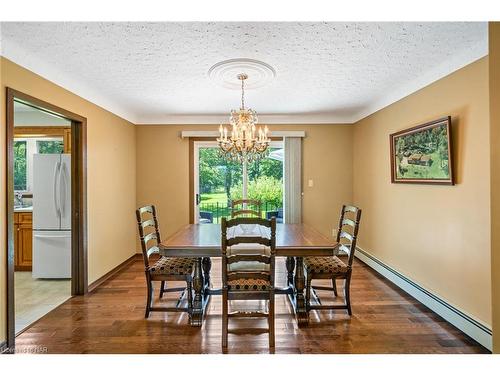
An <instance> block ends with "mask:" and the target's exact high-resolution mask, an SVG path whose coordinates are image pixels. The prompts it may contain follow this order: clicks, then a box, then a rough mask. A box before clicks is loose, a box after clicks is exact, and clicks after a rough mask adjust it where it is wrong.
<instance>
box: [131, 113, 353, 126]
mask: <svg viewBox="0 0 500 375" xmlns="http://www.w3.org/2000/svg"><path fill="white" fill-rule="evenodd" d="M258 116H259V124H275V125H277V124H287V125H290V124H293V125H295V124H297V125H301V124H304V125H305V124H307V125H310V124H318V125H321V124H323V125H332V124H351V123H353V118H352V117H351V116H339V115H335V114H333V113H325V114H289V115H265V114H259V115H258ZM139 117H140V120H141V121H140V122H139V123H137V124H136V125H139V126H140V125H185V124H186V125H213V124H216V125H219V124H227V123H228V122H229V114H220V115H165V116H154V117H146V118H145V117H142V116H139Z"/></svg>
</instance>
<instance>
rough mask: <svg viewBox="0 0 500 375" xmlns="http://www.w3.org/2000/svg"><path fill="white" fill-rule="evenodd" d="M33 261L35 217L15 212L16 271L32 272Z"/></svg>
mask: <svg viewBox="0 0 500 375" xmlns="http://www.w3.org/2000/svg"><path fill="white" fill-rule="evenodd" d="M32 259H33V215H32V213H31V212H14V269H15V270H16V271H31V265H32Z"/></svg>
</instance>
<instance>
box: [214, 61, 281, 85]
mask: <svg viewBox="0 0 500 375" xmlns="http://www.w3.org/2000/svg"><path fill="white" fill-rule="evenodd" d="M241 72H245V74H247V76H248V77H247V79H246V81H245V88H247V89H257V88H260V87H263V86H265V85H267V84H269V83H270V82H272V81H273V80H274V79H275V78H276V70H274V68H273V67H272V66H271V65H269V64H267V63H265V62H263V61H259V60H254V59H246V58H238V59H230V60H224V61H221V62H218V63H217V64H215V65H213V66H212V67H211V68H210V69H209V70H208V76H209V77H210V79H211V80H212V81H213V82H214V83H215V84H217V85H218V86H221V87H224V88H227V89H232V90H239V89H240V88H241V85H240V82H238V81H237V80H235V79H234V78H235V77H237V75H238V74H240V73H241Z"/></svg>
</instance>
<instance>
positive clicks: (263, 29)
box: [1, 22, 487, 123]
mask: <svg viewBox="0 0 500 375" xmlns="http://www.w3.org/2000/svg"><path fill="white" fill-rule="evenodd" d="M1 26H2V28H1V36H2V55H3V56H5V57H7V58H9V59H11V60H13V61H15V62H17V63H19V64H21V65H23V66H25V67H27V68H28V69H31V70H33V71H35V72H36V73H39V74H41V75H43V76H45V77H46V78H48V79H50V80H52V81H54V82H56V83H58V84H60V85H61V86H63V87H66V88H67V89H69V90H72V91H74V92H76V93H77V94H79V95H81V96H82V97H85V98H86V99H89V100H91V101H94V102H95V103H96V104H99V105H101V106H103V107H104V108H107V109H109V110H111V111H113V112H114V113H116V114H118V115H121V116H122V117H125V118H127V119H128V120H130V121H133V122H135V123H168V122H170V123H175V122H205V123H207V122H212V121H213V122H217V121H219V120H220V117H219V116H217V115H223V116H224V118H225V117H226V116H227V115H226V114H227V113H228V112H229V110H230V109H232V108H237V107H238V105H239V94H238V93H237V92H235V91H233V90H228V89H224V88H221V87H219V86H217V85H216V84H214V82H213V81H211V80H210V79H209V77H208V75H207V71H208V69H209V68H210V67H211V66H212V65H214V64H215V63H217V62H219V61H221V60H225V59H232V58H251V59H258V60H262V61H264V62H266V63H268V64H270V65H271V66H272V67H273V68H274V69H275V70H276V78H275V80H274V81H273V82H272V83H271V84H269V85H267V86H265V87H263V88H259V89H256V90H249V91H248V94H247V100H246V102H247V104H248V106H250V107H252V108H253V109H255V110H257V112H258V113H259V114H260V115H276V116H274V117H273V116H267V117H266V116H261V119H267V120H269V122H273V120H272V119H273V118H274V119H275V122H293V119H294V118H295V119H296V120H297V121H296V122H307V121H309V122H352V121H356V120H358V119H360V118H362V117H364V116H366V115H368V114H370V113H372V112H374V111H376V110H378V109H380V108H382V107H383V106H385V105H387V104H390V103H391V102H394V101H395V100H398V99H400V98H401V97H404V96H405V95H408V94H409V93H411V92H413V91H415V90H417V89H419V88H421V87H423V86H425V85H427V84H429V83H431V82H432V81H434V80H436V79H439V78H441V77H443V76H444V75H446V74H449V73H451V72H452V71H455V70H457V69H458V68H461V67H462V66H464V65H467V64H469V63H471V62H472V61H475V60H476V59H478V58H480V57H482V56H484V55H486V54H487V24H486V23H457V22H442V23H303V22H301V23H220V22H211V23H210V22H209V23H25V22H23V23H2V25H1Z"/></svg>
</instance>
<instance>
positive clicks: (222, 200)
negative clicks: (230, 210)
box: [201, 193, 227, 205]
mask: <svg viewBox="0 0 500 375" xmlns="http://www.w3.org/2000/svg"><path fill="white" fill-rule="evenodd" d="M217 202H219V204H220V205H226V204H227V196H226V193H204V194H201V203H210V204H217Z"/></svg>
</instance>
